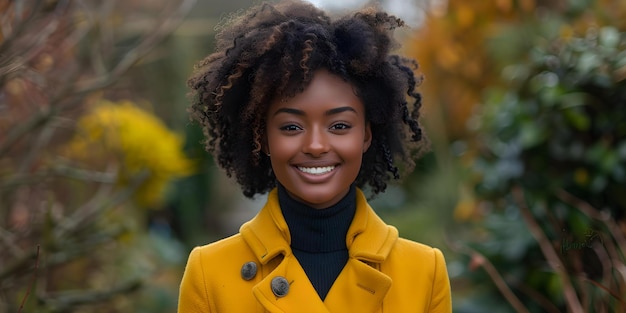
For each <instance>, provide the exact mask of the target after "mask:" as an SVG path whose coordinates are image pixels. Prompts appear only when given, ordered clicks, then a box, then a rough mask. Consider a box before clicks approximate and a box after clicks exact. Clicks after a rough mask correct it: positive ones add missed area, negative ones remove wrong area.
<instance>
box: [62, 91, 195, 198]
mask: <svg viewBox="0 0 626 313" xmlns="http://www.w3.org/2000/svg"><path fill="white" fill-rule="evenodd" d="M182 148H183V139H182V138H181V137H180V136H179V135H178V134H176V133H174V132H172V131H171V130H170V129H168V128H167V127H166V125H164V123H163V122H162V121H161V120H159V119H158V118H157V117H156V116H154V115H153V114H151V113H148V112H146V111H145V110H143V109H141V108H139V107H138V106H137V105H135V104H133V103H132V102H130V101H119V102H111V101H106V100H100V102H99V103H98V104H97V105H96V106H95V107H94V108H93V110H92V111H90V112H89V113H88V114H86V115H84V116H83V117H82V118H80V119H79V120H78V124H77V129H76V134H75V136H74V138H73V139H72V140H71V141H70V142H69V144H68V146H67V147H66V154H67V155H68V156H69V157H70V158H72V159H75V160H80V161H84V162H89V163H94V162H95V163H99V164H100V165H102V164H103V162H106V163H110V161H111V160H113V161H114V162H115V163H117V166H118V169H117V177H118V179H117V183H118V184H119V185H120V186H126V185H128V184H130V182H131V181H132V180H133V178H134V177H137V175H140V174H142V173H146V174H147V178H146V179H145V181H143V182H142V184H141V185H140V186H139V188H138V190H137V193H136V194H135V200H136V203H137V204H138V205H140V206H142V207H156V206H158V205H159V204H160V202H161V201H162V200H163V196H164V193H165V190H166V187H167V185H168V183H169V182H171V181H172V180H173V179H176V178H179V177H182V176H186V175H189V174H192V173H193V171H194V164H193V161H192V160H190V159H189V158H187V156H185V154H184V153H183V150H182Z"/></svg>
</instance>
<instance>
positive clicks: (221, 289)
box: [178, 189, 452, 313]
mask: <svg viewBox="0 0 626 313" xmlns="http://www.w3.org/2000/svg"><path fill="white" fill-rule="evenodd" d="M356 205H357V209H356V213H355V216H354V219H353V221H352V224H351V225H350V228H349V230H348V235H347V237H346V244H347V247H348V252H349V259H348V262H347V264H346V265H345V267H344V268H343V270H342V272H341V273H340V274H339V276H338V277H337V279H336V280H335V282H334V284H333V285H332V287H331V289H330V291H329V292H328V295H327V296H326V299H325V301H323V302H322V300H321V299H320V297H319V296H318V295H317V292H316V291H315V289H314V288H313V285H312V284H311V283H310V282H309V280H308V278H307V276H306V274H305V272H304V270H303V269H302V267H301V266H300V264H299V263H298V260H296V258H295V256H294V255H293V254H292V252H291V248H290V238H291V236H290V234H289V229H288V228H287V223H286V222H285V219H284V218H283V215H282V213H281V210H280V207H279V205H278V196H277V192H276V189H274V190H273V191H271V192H270V194H269V196H268V201H267V203H266V204H265V206H264V207H263V209H262V210H261V211H260V212H259V214H258V215H257V216H256V217H255V218H254V219H252V220H251V221H249V222H247V223H245V224H244V225H243V226H241V229H240V233H239V234H236V235H234V236H232V237H229V238H226V239H223V240H220V241H218V242H215V243H212V244H209V245H206V246H202V247H197V248H195V249H194V250H193V251H192V252H191V254H190V255H189V260H188V263H187V267H186V269H185V273H184V275H183V279H182V282H181V286H180V297H179V304H178V312H179V313H201V312H202V313H208V312H213V313H215V312H219V313H226V312H228V313H230V312H233V313H234V312H237V313H238V312H242V313H244V312H245V313H253V312H259V313H260V312H298V313H307V312H315V313H322V312H324V313H327V312H354V313H357V312H358V313H364V312H393V313H403V312H451V311H452V306H451V300H450V282H449V280H448V274H447V271H446V265H445V261H444V258H443V255H442V253H441V252H440V251H439V250H438V249H436V248H431V247H428V246H425V245H422V244H419V243H416V242H413V241H409V240H406V239H402V238H398V231H397V230H396V228H394V227H393V226H389V225H386V224H385V223H384V222H383V221H382V220H381V219H380V218H379V217H378V216H377V215H376V214H375V213H374V211H373V210H372V208H371V207H370V206H369V204H368V203H367V201H366V199H365V197H364V195H363V193H362V192H361V191H360V190H357V201H356ZM251 261H252V262H254V263H255V264H256V266H257V267H256V268H257V271H256V275H254V276H253V277H250V275H249V276H248V277H247V278H249V280H245V279H244V278H242V277H243V276H246V275H243V274H242V266H243V265H244V264H246V263H248V262H251ZM253 267H254V266H253ZM244 272H245V271H244ZM250 273H251V272H250V271H247V274H250ZM252 274H254V271H252ZM276 277H283V278H285V279H286V282H288V291H287V292H286V294H285V295H284V296H282V297H279V296H277V295H276V294H275V293H274V292H273V291H272V281H273V280H275V278H276Z"/></svg>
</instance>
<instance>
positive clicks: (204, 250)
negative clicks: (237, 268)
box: [191, 234, 254, 264]
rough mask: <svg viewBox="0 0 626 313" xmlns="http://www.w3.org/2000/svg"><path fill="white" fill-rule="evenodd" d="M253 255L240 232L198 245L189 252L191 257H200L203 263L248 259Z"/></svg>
mask: <svg viewBox="0 0 626 313" xmlns="http://www.w3.org/2000/svg"><path fill="white" fill-rule="evenodd" d="M253 256H254V255H253V253H252V251H251V250H250V248H249V247H248V245H247V244H246V242H245V241H244V240H243V238H242V236H241V234H235V235H232V236H230V237H227V238H223V239H220V240H218V241H215V242H212V243H209V244H206V245H203V246H198V247H195V248H194V249H193V251H192V252H191V257H196V258H200V259H201V260H202V263H205V264H222V263H224V261H227V260H230V261H231V262H232V261H235V260H240V259H241V260H247V261H251V260H249V259H250V258H252V257H253Z"/></svg>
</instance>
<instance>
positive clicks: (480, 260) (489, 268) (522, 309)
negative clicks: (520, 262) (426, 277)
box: [446, 239, 529, 313]
mask: <svg viewBox="0 0 626 313" xmlns="http://www.w3.org/2000/svg"><path fill="white" fill-rule="evenodd" d="M446 240H447V239H446ZM448 245H449V246H450V247H451V248H452V249H453V250H454V251H456V252H459V253H463V254H465V255H467V256H469V257H470V258H471V260H472V261H471V262H472V263H473V264H475V265H478V266H480V267H482V268H483V269H485V272H487V275H489V277H490V278H491V281H493V282H494V284H495V285H496V288H498V290H499V291H500V293H501V294H502V296H504V298H505V299H506V300H507V301H508V302H509V304H511V306H512V307H513V309H515V311H516V312H518V313H529V311H528V309H527V308H526V306H524V304H523V303H522V301H520V299H519V298H518V297H517V296H516V295H515V293H513V291H512V290H511V288H509V285H508V284H507V283H506V281H505V280H504V278H503V277H502V275H500V273H499V272H498V269H496V267H495V266H494V265H493V263H491V262H490V261H489V259H487V258H486V257H485V256H484V255H483V254H482V253H480V252H478V251H476V250H475V249H472V248H470V247H469V246H467V245H464V244H461V243H459V242H457V243H450V242H448Z"/></svg>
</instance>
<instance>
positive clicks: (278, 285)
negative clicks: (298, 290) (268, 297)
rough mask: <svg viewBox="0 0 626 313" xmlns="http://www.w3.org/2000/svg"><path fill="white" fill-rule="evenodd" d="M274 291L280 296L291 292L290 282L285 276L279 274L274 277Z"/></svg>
mask: <svg viewBox="0 0 626 313" xmlns="http://www.w3.org/2000/svg"><path fill="white" fill-rule="evenodd" d="M272 292H273V293H274V295H276V296H277V297H279V298H282V297H284V296H286V295H287V293H288V292H289V282H288V281H287V279H285V277H282V276H278V277H274V278H273V279H272Z"/></svg>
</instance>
